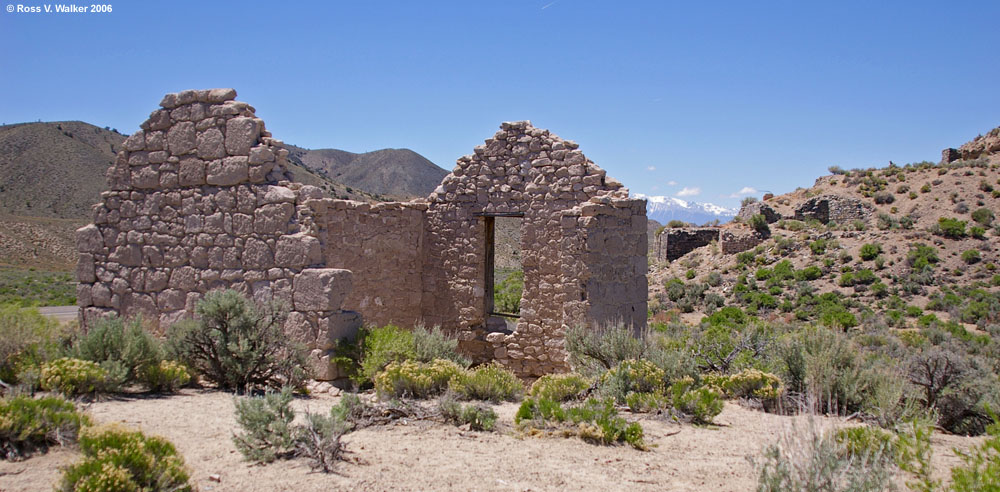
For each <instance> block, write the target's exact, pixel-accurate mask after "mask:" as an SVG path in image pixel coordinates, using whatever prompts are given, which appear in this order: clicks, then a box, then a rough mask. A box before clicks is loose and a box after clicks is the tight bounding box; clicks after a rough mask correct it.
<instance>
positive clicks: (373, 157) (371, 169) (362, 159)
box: [285, 145, 448, 198]
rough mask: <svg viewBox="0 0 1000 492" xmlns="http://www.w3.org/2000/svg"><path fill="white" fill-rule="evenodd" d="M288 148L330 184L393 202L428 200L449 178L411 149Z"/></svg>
mask: <svg viewBox="0 0 1000 492" xmlns="http://www.w3.org/2000/svg"><path fill="white" fill-rule="evenodd" d="M285 147H286V148H287V149H288V151H289V159H290V160H292V161H294V162H298V163H301V164H302V165H303V166H305V167H308V168H310V169H313V170H315V171H316V172H318V173H320V174H322V175H324V176H326V177H327V178H329V179H330V180H333V181H338V182H340V183H343V184H345V185H347V186H350V187H353V188H358V189H362V190H365V191H368V192H371V193H377V194H379V195H384V196H388V197H393V198H417V197H425V196H427V195H429V194H430V193H431V192H432V191H434V188H436V187H437V186H438V185H439V184H441V180H442V179H444V177H445V176H446V175H447V174H448V171H445V170H444V169H441V168H440V167H438V166H437V165H436V164H434V163H433V162H431V161H429V160H428V159H427V158H425V157H424V156H422V155H420V154H418V153H416V152H414V151H412V150H410V149H381V150H375V151H372V152H364V153H360V154H358V153H354V152H347V151H345V150H338V149H305V148H302V147H297V146H294V145H285Z"/></svg>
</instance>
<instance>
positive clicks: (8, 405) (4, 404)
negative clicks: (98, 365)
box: [0, 395, 90, 460]
mask: <svg viewBox="0 0 1000 492" xmlns="http://www.w3.org/2000/svg"><path fill="white" fill-rule="evenodd" d="M89 424H90V420H89V419H88V418H87V416H85V415H82V414H80V413H77V411H76V407H75V406H73V404H72V403H70V402H68V401H66V400H64V399H62V398H59V397H46V398H38V399H34V398H31V397H29V396H24V395H21V396H15V397H13V398H4V399H0V453H2V454H3V458H5V459H8V460H19V459H22V458H24V457H27V456H28V455H30V454H31V453H32V452H34V451H35V450H45V449H46V448H47V447H48V446H51V445H58V446H64V445H67V444H72V443H74V442H76V438H77V434H78V433H79V432H80V428H82V427H83V426H85V425H89Z"/></svg>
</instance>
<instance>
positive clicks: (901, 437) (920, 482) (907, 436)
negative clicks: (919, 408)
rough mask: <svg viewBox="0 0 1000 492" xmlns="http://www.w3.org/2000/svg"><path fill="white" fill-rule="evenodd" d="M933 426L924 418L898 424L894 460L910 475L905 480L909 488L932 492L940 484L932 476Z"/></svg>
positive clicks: (921, 491)
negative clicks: (910, 477) (908, 478)
mask: <svg viewBox="0 0 1000 492" xmlns="http://www.w3.org/2000/svg"><path fill="white" fill-rule="evenodd" d="M933 430H934V429H933V426H932V425H931V424H930V422H927V421H924V420H917V419H911V420H909V421H907V422H904V423H903V424H901V425H899V426H898V439H897V441H896V453H897V457H896V462H897V464H899V468H900V469H902V470H903V471H905V472H908V473H910V474H911V475H912V477H913V479H912V480H910V481H908V482H906V486H907V487H908V488H909V489H910V490H917V491H920V492H933V491H935V490H938V489H939V487H940V486H941V482H940V481H939V480H934V479H933V477H932V466H931V452H932V450H931V431H933Z"/></svg>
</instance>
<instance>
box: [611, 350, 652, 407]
mask: <svg viewBox="0 0 1000 492" xmlns="http://www.w3.org/2000/svg"><path fill="white" fill-rule="evenodd" d="M598 388H599V390H600V393H601V394H602V395H603V396H605V397H608V398H613V399H614V400H615V401H617V402H618V403H625V396H626V395H628V394H629V393H662V392H663V391H664V390H665V389H666V373H665V372H664V371H663V369H660V368H659V367H657V366H656V364H653V363H652V362H650V361H647V360H643V359H639V360H636V359H629V360H623V361H622V362H621V363H619V364H618V365H617V366H615V367H612V368H611V369H609V370H608V371H607V372H606V373H604V374H603V375H602V376H601V379H600V382H599V385H598Z"/></svg>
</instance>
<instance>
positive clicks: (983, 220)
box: [972, 208, 996, 227]
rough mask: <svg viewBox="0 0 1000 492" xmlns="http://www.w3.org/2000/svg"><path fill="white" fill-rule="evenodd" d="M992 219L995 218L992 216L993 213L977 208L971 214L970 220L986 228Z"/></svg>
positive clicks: (991, 222)
mask: <svg viewBox="0 0 1000 492" xmlns="http://www.w3.org/2000/svg"><path fill="white" fill-rule="evenodd" d="M994 218H996V217H995V216H994V215H993V211H992V210H990V209H988V208H979V209H976V210H975V211H973V212H972V220H974V221H976V223H977V224H982V225H983V226H986V227H989V226H990V225H991V224H993V219H994Z"/></svg>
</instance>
